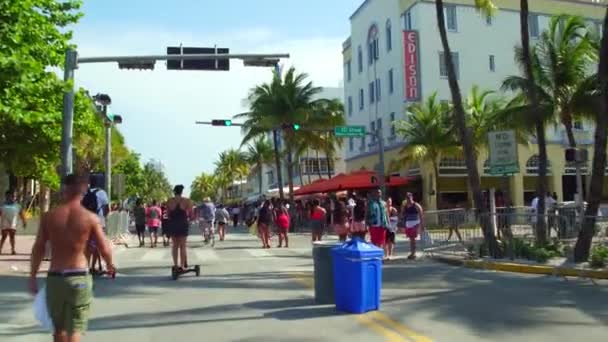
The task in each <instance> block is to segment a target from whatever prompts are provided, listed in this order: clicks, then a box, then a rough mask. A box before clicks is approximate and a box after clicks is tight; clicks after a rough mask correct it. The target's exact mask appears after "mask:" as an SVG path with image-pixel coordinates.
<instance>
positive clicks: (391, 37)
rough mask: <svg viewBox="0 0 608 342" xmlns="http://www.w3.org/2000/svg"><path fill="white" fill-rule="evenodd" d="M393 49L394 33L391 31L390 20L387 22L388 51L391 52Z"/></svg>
mask: <svg viewBox="0 0 608 342" xmlns="http://www.w3.org/2000/svg"><path fill="white" fill-rule="evenodd" d="M392 49H393V33H392V30H391V21H390V19H389V20H387V21H386V50H387V51H391V50H392Z"/></svg>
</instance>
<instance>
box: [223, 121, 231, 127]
mask: <svg viewBox="0 0 608 342" xmlns="http://www.w3.org/2000/svg"><path fill="white" fill-rule="evenodd" d="M224 126H232V120H224Z"/></svg>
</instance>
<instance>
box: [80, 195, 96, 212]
mask: <svg viewBox="0 0 608 342" xmlns="http://www.w3.org/2000/svg"><path fill="white" fill-rule="evenodd" d="M98 191H99V189H95V190H91V189H89V191H87V193H86V195H84V198H83V199H82V202H81V204H82V206H83V207H85V208H86V209H87V210H89V211H91V212H93V213H95V214H97V213H98V211H99V204H98V203H97V192H98Z"/></svg>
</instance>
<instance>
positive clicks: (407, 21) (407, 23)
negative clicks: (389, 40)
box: [403, 11, 413, 30]
mask: <svg viewBox="0 0 608 342" xmlns="http://www.w3.org/2000/svg"><path fill="white" fill-rule="evenodd" d="M412 27H413V26H412V13H411V12H410V11H407V12H405V13H403V29H404V30H411V29H412Z"/></svg>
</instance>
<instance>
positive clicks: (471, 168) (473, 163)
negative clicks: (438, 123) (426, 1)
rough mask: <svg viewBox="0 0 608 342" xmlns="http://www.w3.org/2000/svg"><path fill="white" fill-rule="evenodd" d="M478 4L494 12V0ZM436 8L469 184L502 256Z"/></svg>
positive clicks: (489, 240)
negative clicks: (484, 196) (485, 200)
mask: <svg viewBox="0 0 608 342" xmlns="http://www.w3.org/2000/svg"><path fill="white" fill-rule="evenodd" d="M475 7H476V8H477V9H479V10H480V11H482V12H483V13H484V15H486V16H492V15H493V13H494V11H495V9H496V7H495V6H494V3H493V2H492V1H491V0H475ZM435 10H436V15H437V26H438V28H439V35H440V37H441V45H442V46H443V54H444V56H445V62H446V70H447V74H448V83H449V86H450V92H451V94H452V103H453V106H454V109H453V118H454V122H455V124H456V127H457V129H458V135H459V140H460V143H461V144H462V147H463V150H464V159H465V164H466V166H467V169H468V180H469V186H470V187H471V191H472V192H473V202H474V204H475V207H476V208H477V211H478V213H479V214H480V216H479V217H480V219H481V220H480V221H481V227H482V230H483V234H484V239H485V241H486V244H487V245H488V249H489V252H490V254H491V255H492V256H494V257H497V256H499V253H500V251H499V248H498V243H497V241H496V237H495V235H494V230H493V229H491V228H492V227H491V224H490V220H489V217H488V214H487V210H488V208H486V206H485V204H484V200H483V195H482V193H481V181H480V179H479V171H478V170H477V158H476V157H475V152H474V146H473V139H472V137H471V132H470V130H469V129H468V128H467V124H466V115H465V110H464V106H463V104H462V95H461V93H460V86H459V85H458V79H457V76H456V70H455V68H454V61H453V60H452V51H451V50H450V43H449V41H448V34H447V30H446V27H445V26H446V23H445V14H444V6H443V0H436V1H435Z"/></svg>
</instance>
